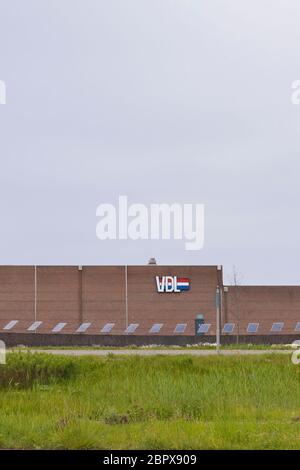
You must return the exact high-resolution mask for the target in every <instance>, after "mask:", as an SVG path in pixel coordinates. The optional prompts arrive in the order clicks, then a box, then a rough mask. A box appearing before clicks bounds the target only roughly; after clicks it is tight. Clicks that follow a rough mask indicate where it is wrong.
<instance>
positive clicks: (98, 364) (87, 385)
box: [0, 353, 300, 449]
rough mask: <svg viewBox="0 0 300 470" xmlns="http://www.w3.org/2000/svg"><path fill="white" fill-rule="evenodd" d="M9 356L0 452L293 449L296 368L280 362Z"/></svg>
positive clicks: (297, 420)
mask: <svg viewBox="0 0 300 470" xmlns="http://www.w3.org/2000/svg"><path fill="white" fill-rule="evenodd" d="M8 359H9V361H8V366H1V367H0V383H1V387H2V391H1V392H0V446H3V447H4V446H5V447H21V448H24V447H33V448H35V447H38V448H39V447H45V448H107V449H109V448H132V449H135V448H154V449H155V448H183V449H192V448H300V368H299V367H297V366H295V365H293V364H292V363H291V361H290V357H289V356H285V355H284V356H282V355H274V354H272V355H270V354H269V355H267V354H266V355H263V356H259V357H258V356H255V357H253V356H251V357H250V356H241V357H238V356H235V357H215V356H214V357H190V356H177V357H176V356H175V357H170V356H163V355H162V356H155V357H140V356H127V357H124V356H117V355H114V354H112V355H110V356H109V357H102V358H99V357H92V356H90V357H77V358H71V357H68V358H66V357H63V356H51V355H46V354H30V353H29V354H27V353H25V354H24V353H18V354H16V353H11V354H9V356H8ZM6 367H8V370H9V371H10V372H4V371H5V368H6ZM22 370H23V372H21V371H22ZM13 383H14V384H15V383H19V384H21V385H19V386H17V387H16V386H14V385H12V384H13Z"/></svg>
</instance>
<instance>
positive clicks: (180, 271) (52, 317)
mask: <svg viewBox="0 0 300 470" xmlns="http://www.w3.org/2000/svg"><path fill="white" fill-rule="evenodd" d="M217 287H220V291H221V300H222V301H221V329H222V332H223V334H224V335H236V334H237V333H239V334H240V335H269V334H295V333H297V331H300V286H293V287H287V286H284V287H281V286H278V287H277V286H257V287H255V286H238V287H234V286H224V285H223V276H222V267H220V266H158V265H156V264H150V265H146V266H37V267H35V266H1V267H0V331H2V332H3V333H33V332H35V333H39V334H40V333H44V334H55V333H56V334H75V333H77V334H80V333H81V334H93V335H124V334H125V335H143V336H145V335H164V336H170V335H187V336H193V335H194V336H195V335H198V334H200V335H204V336H205V335H208V336H209V335H210V336H211V335H215V332H216V304H215V298H216V289H217Z"/></svg>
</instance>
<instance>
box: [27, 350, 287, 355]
mask: <svg viewBox="0 0 300 470" xmlns="http://www.w3.org/2000/svg"><path fill="white" fill-rule="evenodd" d="M24 351H26V349H24ZM30 351H32V352H39V353H48V354H54V355H61V356H107V355H108V354H115V355H120V356H125V355H129V356H157V355H159V354H163V355H166V356H182V355H187V354H188V355H191V356H215V355H217V351H216V350H214V349H212V350H211V349H30ZM291 353H292V351H291V350H280V349H278V350H277V349H252V350H251V349H237V350H232V349H227V350H226V349H223V350H221V351H220V354H221V355H222V356H236V355H241V356H246V355H261V354H291Z"/></svg>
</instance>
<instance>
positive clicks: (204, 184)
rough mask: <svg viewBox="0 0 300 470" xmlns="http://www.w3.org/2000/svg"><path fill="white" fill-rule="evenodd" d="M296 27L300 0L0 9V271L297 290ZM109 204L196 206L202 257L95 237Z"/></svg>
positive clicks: (15, 3)
mask: <svg viewBox="0 0 300 470" xmlns="http://www.w3.org/2000/svg"><path fill="white" fill-rule="evenodd" d="M299 21H300V3H299V0H251V1H250V0H249V1H243V2H241V1H240V0H207V1H200V0H180V1H179V0H172V1H171V0H43V1H40V0H26V1H21V0H0V80H4V81H5V82H6V86H7V104H6V105H0V158H1V168H0V216H1V222H0V229H1V232H0V242H1V245H0V250H1V251H0V263H1V264H125V263H128V264H144V263H145V262H147V260H148V259H149V257H151V256H155V257H156V258H157V261H158V263H159V264H169V263H170V264H223V265H224V268H225V281H229V280H230V277H231V271H232V266H233V265H236V266H237V268H238V270H239V272H240V273H241V274H242V276H243V282H244V283H251V284H261V283H265V284H272V283H274V284H300V265H299V263H298V259H299V238H300V220H299V210H298V208H299V200H300V184H299V181H300V177H299V172H300V105H299V106H297V105H292V104H291V84H292V82H293V81H294V80H296V79H300V61H299V44H300V28H299ZM120 194H124V195H127V196H128V199H129V202H130V203H133V202H139V203H145V204H147V205H148V204H150V203H155V202H167V203H172V202H180V203H189V202H194V203H196V202H197V203H204V204H205V211H206V215H205V244H204V249H203V250H201V251H191V252H188V251H185V249H184V242H182V241H135V242H134V241H122V242H121V241H100V240H98V239H97V238H96V232H95V230H96V223H97V219H96V215H95V213H96V208H97V206H98V204H100V203H102V202H112V203H116V202H117V199H118V196H119V195H120Z"/></svg>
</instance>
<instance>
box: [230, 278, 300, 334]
mask: <svg viewBox="0 0 300 470" xmlns="http://www.w3.org/2000/svg"><path fill="white" fill-rule="evenodd" d="M227 289H228V292H224V295H223V300H224V302H223V305H224V308H223V321H224V322H226V321H227V322H233V323H236V325H237V323H239V325H240V333H241V334H246V333H247V325H248V323H249V322H252V323H259V330H258V332H257V334H271V331H270V329H271V326H272V324H273V323H274V322H284V328H283V330H282V331H281V332H279V333H278V334H287V333H288V334H292V333H295V325H296V323H297V322H300V286H237V287H233V286H232V287H228V288H227ZM225 290H226V289H225ZM235 332H236V329H235ZM272 334H273V333H272Z"/></svg>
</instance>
